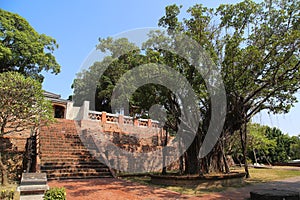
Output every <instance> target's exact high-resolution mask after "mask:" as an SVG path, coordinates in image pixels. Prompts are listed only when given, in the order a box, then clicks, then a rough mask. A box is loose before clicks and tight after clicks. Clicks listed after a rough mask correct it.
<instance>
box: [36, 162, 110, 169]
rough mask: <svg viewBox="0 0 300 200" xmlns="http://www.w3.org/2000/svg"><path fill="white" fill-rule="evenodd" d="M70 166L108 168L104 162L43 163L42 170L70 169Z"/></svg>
mask: <svg viewBox="0 0 300 200" xmlns="http://www.w3.org/2000/svg"><path fill="white" fill-rule="evenodd" d="M69 168H77V169H85V168H95V169H98V168H107V166H106V165H104V164H102V163H100V162H99V163H91V164H89V163H84V164H73V163H70V164H63V165H61V164H47V165H43V166H41V170H48V169H69Z"/></svg>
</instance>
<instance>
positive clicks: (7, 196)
mask: <svg viewBox="0 0 300 200" xmlns="http://www.w3.org/2000/svg"><path fill="white" fill-rule="evenodd" d="M14 195H15V191H14V190H1V193H0V200H13V199H14Z"/></svg>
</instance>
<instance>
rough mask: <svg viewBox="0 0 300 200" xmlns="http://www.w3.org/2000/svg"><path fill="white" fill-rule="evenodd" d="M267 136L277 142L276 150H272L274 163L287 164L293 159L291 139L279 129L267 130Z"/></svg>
mask: <svg viewBox="0 0 300 200" xmlns="http://www.w3.org/2000/svg"><path fill="white" fill-rule="evenodd" d="M266 136H267V137H268V138H269V139H273V140H275V141H276V148H274V149H270V153H269V156H270V158H271V160H272V162H286V161H288V160H290V159H291V157H290V155H291V149H290V148H291V142H292V141H291V137H290V136H289V135H288V134H283V133H282V131H281V130H280V129H278V128H269V127H268V128H267V130H266Z"/></svg>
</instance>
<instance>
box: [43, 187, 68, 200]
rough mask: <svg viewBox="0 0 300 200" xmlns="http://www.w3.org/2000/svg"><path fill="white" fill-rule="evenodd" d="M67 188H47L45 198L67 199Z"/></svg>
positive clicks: (54, 199)
mask: <svg viewBox="0 0 300 200" xmlns="http://www.w3.org/2000/svg"><path fill="white" fill-rule="evenodd" d="M66 195H67V193H66V190H65V188H63V187H62V188H57V187H54V188H51V189H49V190H47V192H46V193H45V196H44V200H66Z"/></svg>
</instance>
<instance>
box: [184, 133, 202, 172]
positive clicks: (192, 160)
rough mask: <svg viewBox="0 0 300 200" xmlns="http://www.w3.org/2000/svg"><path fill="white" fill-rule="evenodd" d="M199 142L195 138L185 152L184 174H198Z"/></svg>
mask: <svg viewBox="0 0 300 200" xmlns="http://www.w3.org/2000/svg"><path fill="white" fill-rule="evenodd" d="M199 150H200V148H199V140H198V137H197V136H196V137H195V139H194V141H193V142H192V144H191V146H189V148H188V149H187V151H186V154H185V155H186V156H185V172H184V173H185V174H199V173H200V164H199V158H198V154H199Z"/></svg>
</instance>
